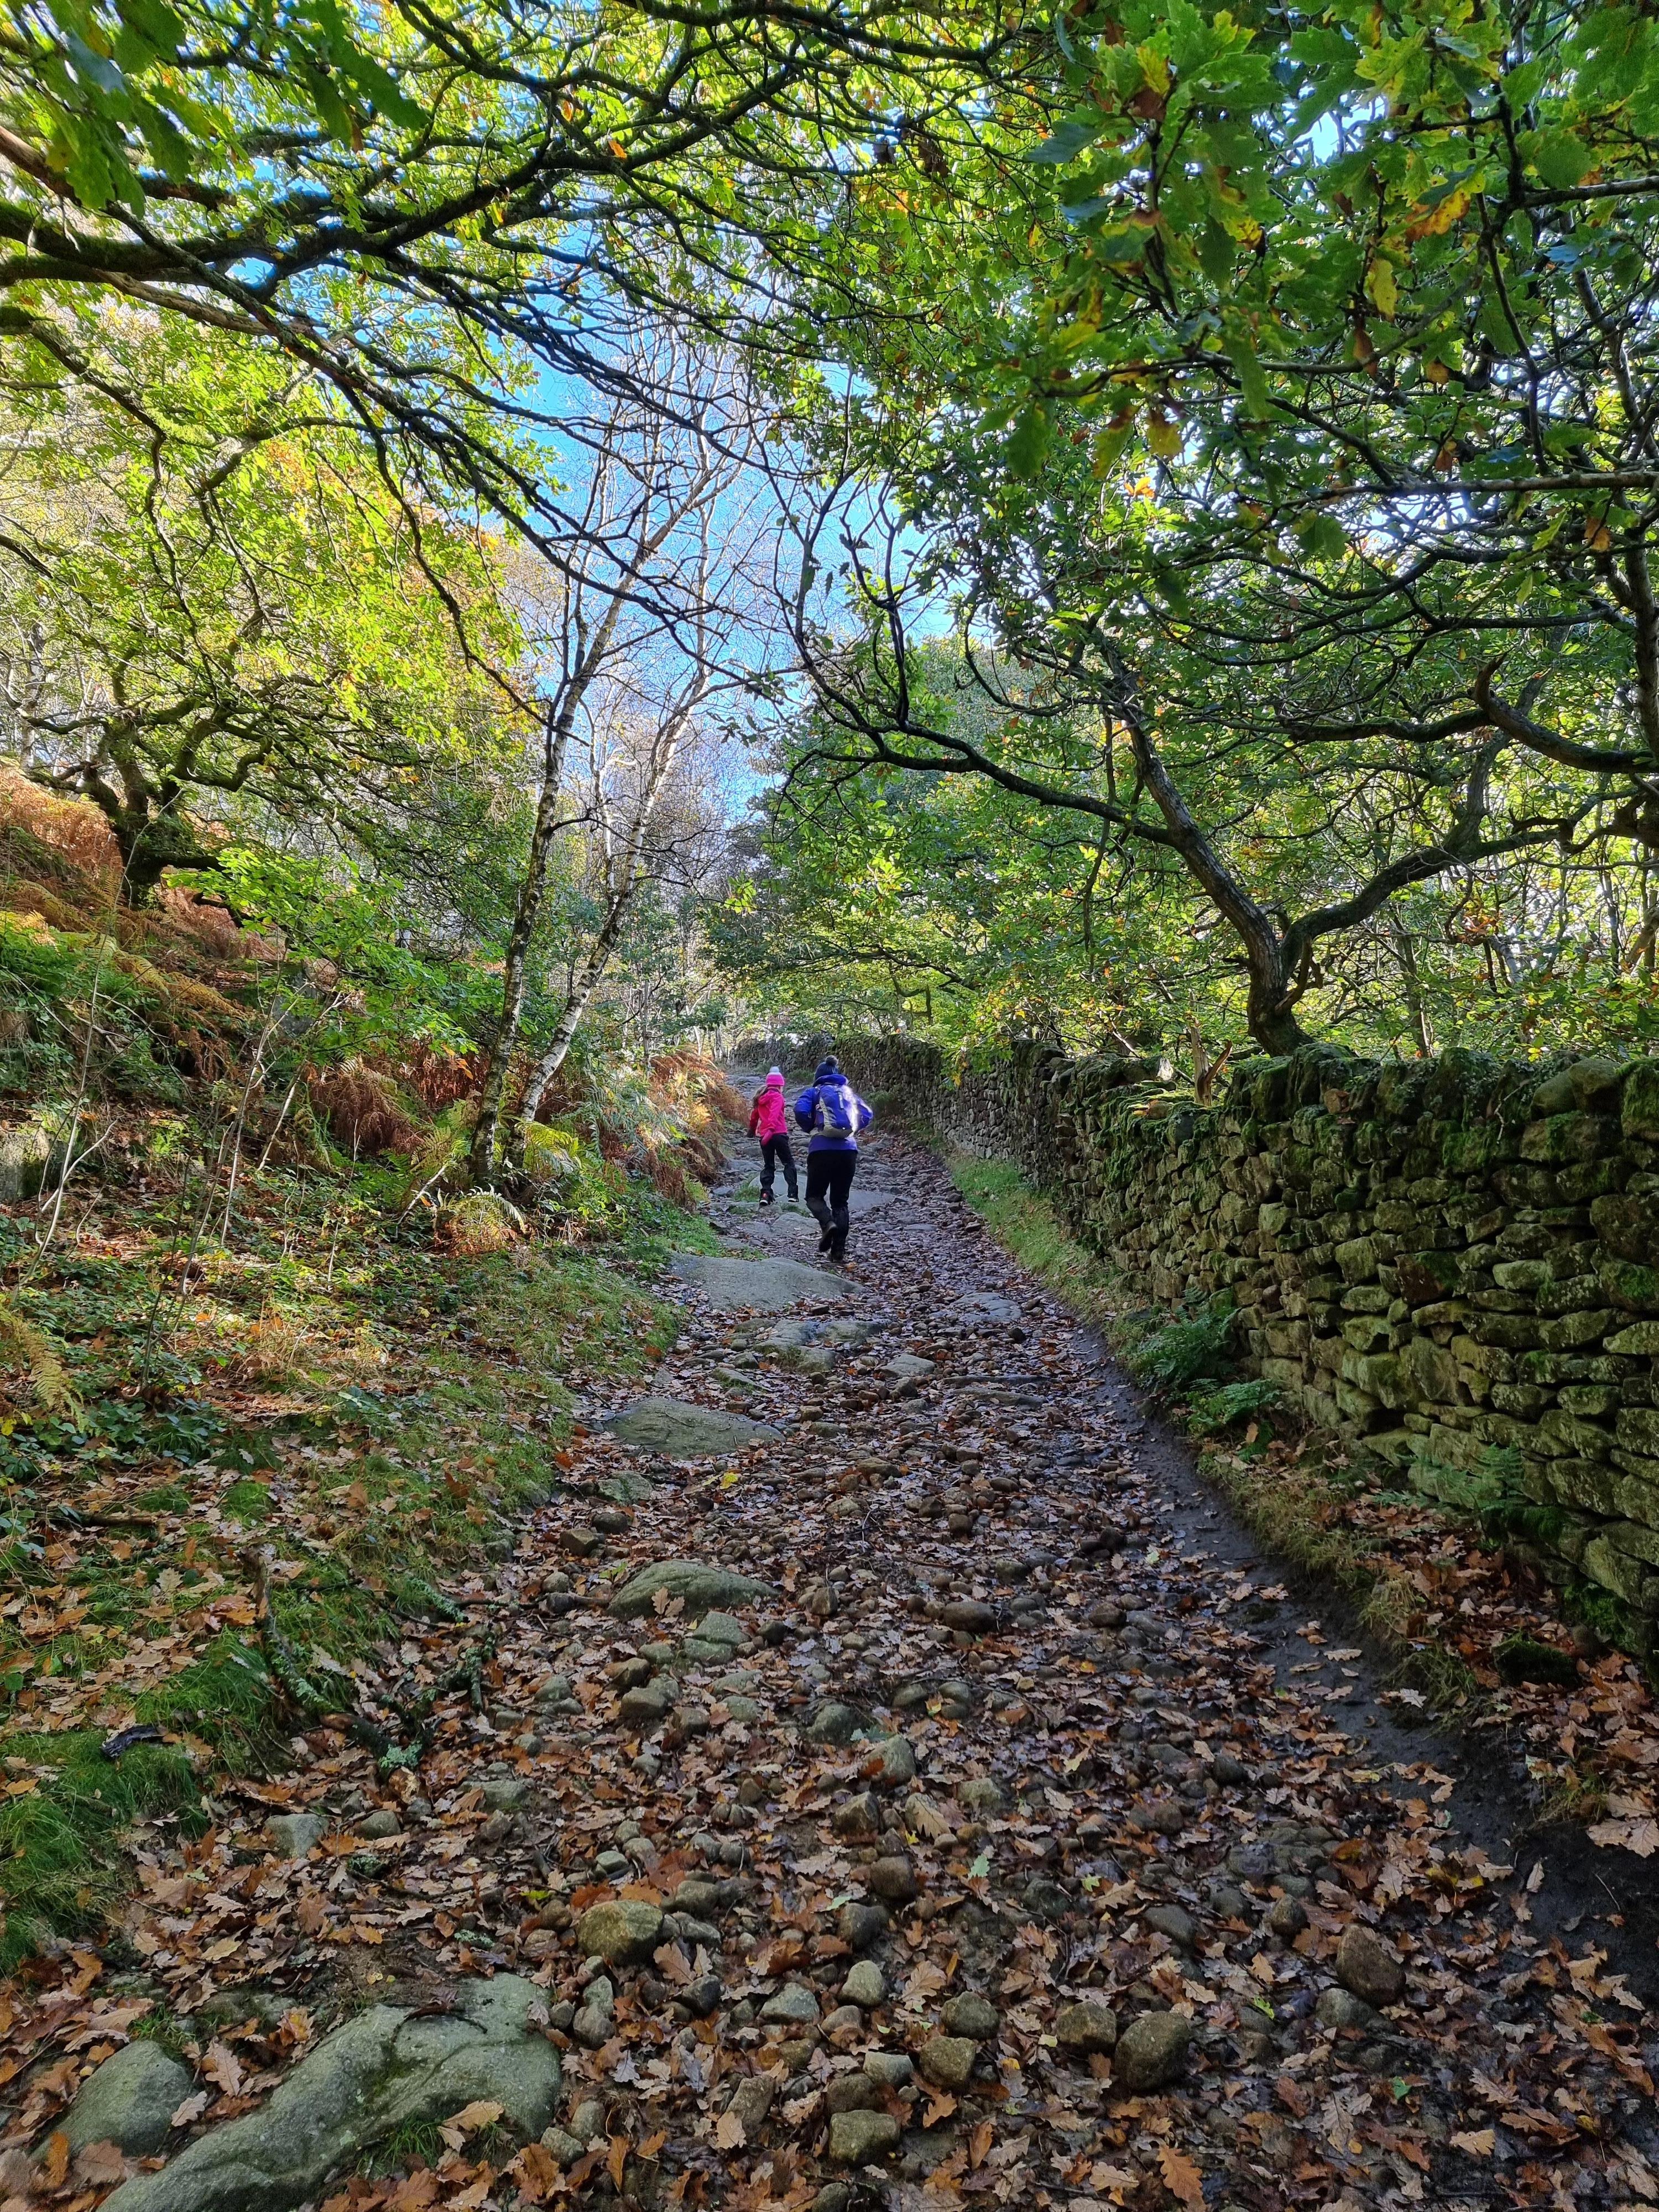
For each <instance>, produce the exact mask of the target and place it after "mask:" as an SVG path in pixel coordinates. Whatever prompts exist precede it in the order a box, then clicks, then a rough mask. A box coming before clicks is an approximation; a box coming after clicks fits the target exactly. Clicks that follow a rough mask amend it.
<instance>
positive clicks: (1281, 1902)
mask: <svg viewBox="0 0 1659 2212" xmlns="http://www.w3.org/2000/svg"><path fill="white" fill-rule="evenodd" d="M1307 1924H1308V1908H1307V1906H1306V1905H1304V1903H1303V1902H1302V1900H1301V1899H1300V1898H1299V1897H1276V1898H1275V1899H1273V1910H1272V1911H1270V1912H1269V1913H1268V1915H1267V1925H1268V1927H1269V1928H1271V1929H1272V1930H1273V1934H1274V1935H1275V1936H1281V1937H1283V1939H1284V1941H1285V1942H1287V1943H1288V1942H1291V1939H1292V1938H1293V1937H1295V1936H1299V1935H1300V1934H1301V1933H1302V1931H1303V1929H1304V1928H1305V1927H1306V1926H1307Z"/></svg>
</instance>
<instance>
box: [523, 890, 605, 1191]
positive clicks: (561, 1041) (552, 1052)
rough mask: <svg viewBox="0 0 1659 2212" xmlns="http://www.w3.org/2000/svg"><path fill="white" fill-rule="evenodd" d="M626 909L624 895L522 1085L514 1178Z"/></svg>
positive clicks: (573, 984) (601, 977) (575, 980)
mask: <svg viewBox="0 0 1659 2212" xmlns="http://www.w3.org/2000/svg"><path fill="white" fill-rule="evenodd" d="M627 909H628V894H627V893H626V892H623V893H622V894H620V895H618V896H616V897H613V898H612V900H611V907H610V910H609V912H608V913H607V914H606V915H605V923H604V927H602V928H601V929H600V931H599V935H598V937H596V938H595V939H594V940H593V944H592V949H591V950H590V951H589V952H588V956H587V957H586V960H585V961H584V962H583V963H582V964H581V967H580V969H579V970H578V971H577V974H576V976H575V979H574V981H573V982H572V984H571V986H570V989H569V991H568V994H566V998H565V1002H564V1011H563V1012H562V1013H561V1014H560V1016H559V1018H558V1021H557V1023H556V1025H555V1028H554V1030H553V1034H552V1036H550V1038H549V1040H548V1042H547V1047H546V1049H545V1050H544V1052H543V1054H542V1056H541V1058H540V1059H539V1060H538V1061H537V1062H536V1065H535V1066H534V1067H533V1068H532V1070H531V1073H530V1080H529V1082H528V1083H527V1084H526V1085H525V1091H524V1096H523V1097H522V1098H521V1099H520V1101H519V1110H518V1112H517V1113H516V1114H515V1115H513V1127H512V1129H511V1131H510V1133H509V1134H508V1138H507V1166H508V1168H509V1169H510V1170H511V1171H512V1172H513V1174H514V1175H521V1174H522V1173H523V1171H524V1160H525V1152H526V1148H527V1146H528V1145H529V1141H530V1125H531V1123H532V1121H534V1120H535V1118H536V1116H537V1115H538V1113H539V1112H540V1110H541V1103H542V1100H543V1099H544V1097H546V1096H547V1086H548V1085H549V1084H550V1083H551V1082H552V1080H553V1079H554V1077H555V1076H556V1074H557V1073H558V1072H559V1070H560V1069H561V1068H562V1066H564V1063H565V1061H566V1060H567V1058H568V1056H569V1052H570V1048H571V1045H572V1044H573V1043H574V1041H575V1036H576V1031H577V1030H578V1029H580V1026H581V1018H582V1016H583V1015H584V1014H585V1013H586V1012H587V1009H588V1007H589V1006H590V1005H591V1004H592V998H593V994H594V993H595V991H597V990H598V989H599V985H600V982H601V981H603V979H604V976H605V969H607V968H608V967H609V966H610V965H611V954H612V953H613V952H614V951H616V949H617V939H618V938H619V937H620V936H621V935H622V925H623V915H624V914H625V913H626V912H627Z"/></svg>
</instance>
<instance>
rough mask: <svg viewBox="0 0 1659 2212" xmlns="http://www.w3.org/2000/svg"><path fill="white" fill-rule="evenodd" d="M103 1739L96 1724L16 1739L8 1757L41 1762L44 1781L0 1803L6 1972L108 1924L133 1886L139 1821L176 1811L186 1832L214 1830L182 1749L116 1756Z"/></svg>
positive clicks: (150, 1747) (0, 1958) (146, 1747)
mask: <svg viewBox="0 0 1659 2212" xmlns="http://www.w3.org/2000/svg"><path fill="white" fill-rule="evenodd" d="M99 1741H100V1739H99V1736H98V1735H97V1733H96V1732H95V1731H92V1730H87V1731H78V1730H77V1731H76V1732H74V1733H72V1734H64V1735H49V1736H20V1735H12V1736H10V1737H9V1739H8V1742H7V1753H8V1756H9V1758H10V1759H13V1760H23V1759H27V1761H28V1762H29V1763H30V1764H31V1765H33V1766H34V1767H35V1768H36V1770H37V1772H38V1780H39V1786H38V1787H37V1789H36V1790H34V1791H33V1793H32V1794H31V1795H29V1796H18V1797H9V1798H7V1799H6V1800H4V1802H0V1900H3V1903H4V1906H5V1925H4V1929H3V1932H0V1971H3V1972H10V1971H11V1969H12V1968H13V1967H15V1966H16V1965H17V1963H18V1961H19V1960H21V1959H23V1958H25V1957H26V1956H27V1954H28V1953H29V1952H30V1951H32V1950H33V1949H34V1948H35V1947H36V1945H37V1944H38V1943H39V1942H40V1940H41V1938H42V1937H43V1936H46V1935H47V1934H50V1933H54V1932H56V1933H59V1934H66V1935H71V1936H73V1935H83V1934H87V1933H89V1932H91V1931H93V1930H94V1929H98V1928H99V1927H100V1924H101V1923H102V1922H103V1920H104V1918H105V1917H106V1914H107V1912H108V1911H109V1910H110V1909H111V1907H112V1905H114V1904H115V1902H116V1900H117V1899H118V1897H119V1895H120V1893H121V1891H122V1888H123V1887H124V1883H123V1881H122V1879H121V1875H120V1873H119V1870H118V1858H117V1841H118V1837H119V1834H120V1832H121V1830H122V1829H124V1828H125V1827H126V1826H129V1825H130V1824H131V1822H132V1821H134V1820H138V1819H141V1818H143V1817H146V1816H150V1817H153V1816H154V1815H155V1814H159V1813H174V1814H178V1815H179V1822H180V1825H181V1826H183V1827H184V1829H185V1832H186V1833H189V1834H198V1833H199V1832H201V1831H202V1830H203V1829H204V1828H205V1827H206V1826H207V1819H206V1815H205V1814H204V1813H203V1811H202V1809H201V1802H200V1797H199V1794H198V1791H197V1784H196V1777H195V1774H194V1772H193V1771H192V1769H191V1764H190V1761H189V1759H186V1758H185V1755H184V1753H182V1752H181V1751H177V1750H174V1749H173V1748H171V1747H168V1746H166V1745H161V1744H142V1745H139V1746H137V1747H135V1748H134V1749H133V1750H131V1751H130V1752H128V1753H126V1754H125V1756H124V1757H123V1758H122V1759H119V1760H118V1761H112V1760H110V1759H106V1758H104V1757H103V1755H102V1754H101V1753H100V1750H99V1748H98V1746H99Z"/></svg>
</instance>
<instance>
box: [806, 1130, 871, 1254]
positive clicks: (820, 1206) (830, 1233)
mask: <svg viewBox="0 0 1659 2212" xmlns="http://www.w3.org/2000/svg"><path fill="white" fill-rule="evenodd" d="M858 1164H859V1156H858V1154H857V1153H856V1152H854V1150H853V1148H852V1146H850V1145H849V1146H848V1147H847V1150H846V1151H845V1152H842V1151H840V1150H836V1151H834V1152H831V1151H829V1150H828V1149H827V1148H826V1149H825V1150H823V1151H820V1152H808V1154H807V1155H806V1203H807V1205H808V1206H809V1207H810V1208H811V1211H812V1212H813V1213H814V1214H816V1215H817V1222H818V1226H819V1227H820V1228H821V1229H822V1230H823V1233H824V1235H825V1236H826V1237H828V1238H829V1256H830V1258H831V1259H832V1260H839V1259H840V1257H841V1255H842V1253H843V1252H844V1251H845V1250H846V1249H847V1232H848V1229H850V1228H851V1226H852V1220H853V1218H852V1214H851V1212H849V1211H848V1204H847V1200H848V1196H849V1194H851V1191H852V1188H853V1177H854V1175H856V1174H857V1172H858Z"/></svg>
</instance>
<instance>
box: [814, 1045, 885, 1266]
mask: <svg viewBox="0 0 1659 2212" xmlns="http://www.w3.org/2000/svg"><path fill="white" fill-rule="evenodd" d="M795 1119H796V1121H798V1122H799V1124H800V1127H802V1128H803V1129H805V1130H806V1131H808V1132H809V1142H808V1144H807V1147H806V1203H807V1205H808V1206H809V1207H810V1208H811V1212H813V1213H814V1214H815V1215H816V1217H817V1224H818V1226H819V1228H820V1229H821V1230H822V1231H823V1235H822V1236H821V1237H819V1239H818V1250H819V1251H820V1252H821V1253H827V1254H828V1255H829V1261H830V1263H831V1264H832V1266H839V1265H840V1263H841V1261H842V1260H843V1259H844V1258H845V1257H846V1255H847V1232H848V1229H849V1228H850V1227H851V1226H852V1214H851V1211H850V1209H849V1207H848V1199H849V1198H850V1196H851V1194H852V1189H853V1177H854V1175H856V1174H857V1172H858V1164H859V1132H860V1130H861V1129H867V1128H868V1127H869V1126H870V1124H871V1122H872V1121H874V1119H875V1115H873V1114H872V1112H871V1110H870V1109H869V1108H868V1107H867V1106H866V1104H865V1103H864V1101H863V1099H862V1098H860V1097H859V1094H858V1092H857V1091H854V1088H853V1086H852V1085H851V1084H850V1083H849V1082H848V1080H847V1078H846V1077H845V1075H843V1074H842V1071H841V1069H840V1067H839V1066H837V1065H836V1060H835V1057H834V1055H833V1054H832V1055H831V1056H830V1058H829V1059H828V1060H820V1061H819V1062H818V1064H817V1067H816V1068H815V1069H814V1070H813V1073H812V1081H811V1086H810V1088H809V1089H807V1090H805V1091H802V1092H801V1094H800V1097H799V1098H797V1099H796V1101H795Z"/></svg>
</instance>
